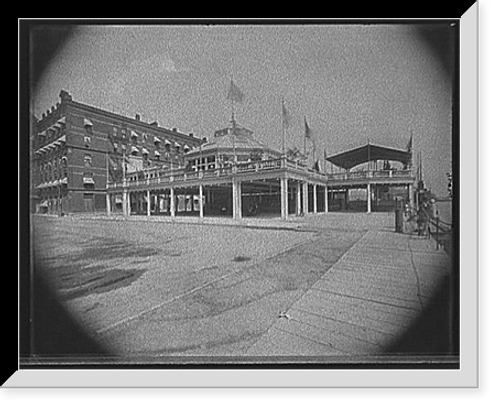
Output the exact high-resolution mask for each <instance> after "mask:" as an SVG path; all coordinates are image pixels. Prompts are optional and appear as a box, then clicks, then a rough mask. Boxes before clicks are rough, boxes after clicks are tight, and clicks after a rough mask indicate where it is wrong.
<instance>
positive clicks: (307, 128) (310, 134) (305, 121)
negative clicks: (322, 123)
mask: <svg viewBox="0 0 500 410" xmlns="http://www.w3.org/2000/svg"><path fill="white" fill-rule="evenodd" d="M304 125H305V133H304V137H306V138H307V139H310V138H311V137H312V131H311V128H309V125H308V124H307V119H306V117H304Z"/></svg>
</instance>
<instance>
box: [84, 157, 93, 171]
mask: <svg viewBox="0 0 500 410" xmlns="http://www.w3.org/2000/svg"><path fill="white" fill-rule="evenodd" d="M83 163H84V165H85V167H86V168H90V167H91V166H92V156H91V155H90V154H85V155H84V156H83Z"/></svg>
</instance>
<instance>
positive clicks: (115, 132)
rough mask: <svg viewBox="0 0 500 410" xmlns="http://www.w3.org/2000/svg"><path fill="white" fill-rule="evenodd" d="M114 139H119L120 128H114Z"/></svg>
mask: <svg viewBox="0 0 500 410" xmlns="http://www.w3.org/2000/svg"><path fill="white" fill-rule="evenodd" d="M113 137H118V128H116V127H113Z"/></svg>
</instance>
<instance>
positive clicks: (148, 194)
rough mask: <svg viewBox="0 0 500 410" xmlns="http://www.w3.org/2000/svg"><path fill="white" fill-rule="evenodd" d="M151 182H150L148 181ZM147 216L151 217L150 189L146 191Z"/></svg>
mask: <svg viewBox="0 0 500 410" xmlns="http://www.w3.org/2000/svg"><path fill="white" fill-rule="evenodd" d="M148 181H149V180H148ZM146 202H147V203H146V210H147V211H146V214H147V216H148V217H150V216H151V191H150V190H149V189H148V190H147V191H146Z"/></svg>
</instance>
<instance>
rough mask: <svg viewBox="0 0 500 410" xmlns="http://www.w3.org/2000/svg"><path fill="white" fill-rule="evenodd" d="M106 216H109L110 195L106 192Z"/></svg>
mask: <svg viewBox="0 0 500 410" xmlns="http://www.w3.org/2000/svg"><path fill="white" fill-rule="evenodd" d="M106 214H107V215H108V216H110V215H111V194H110V193H109V192H106Z"/></svg>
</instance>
